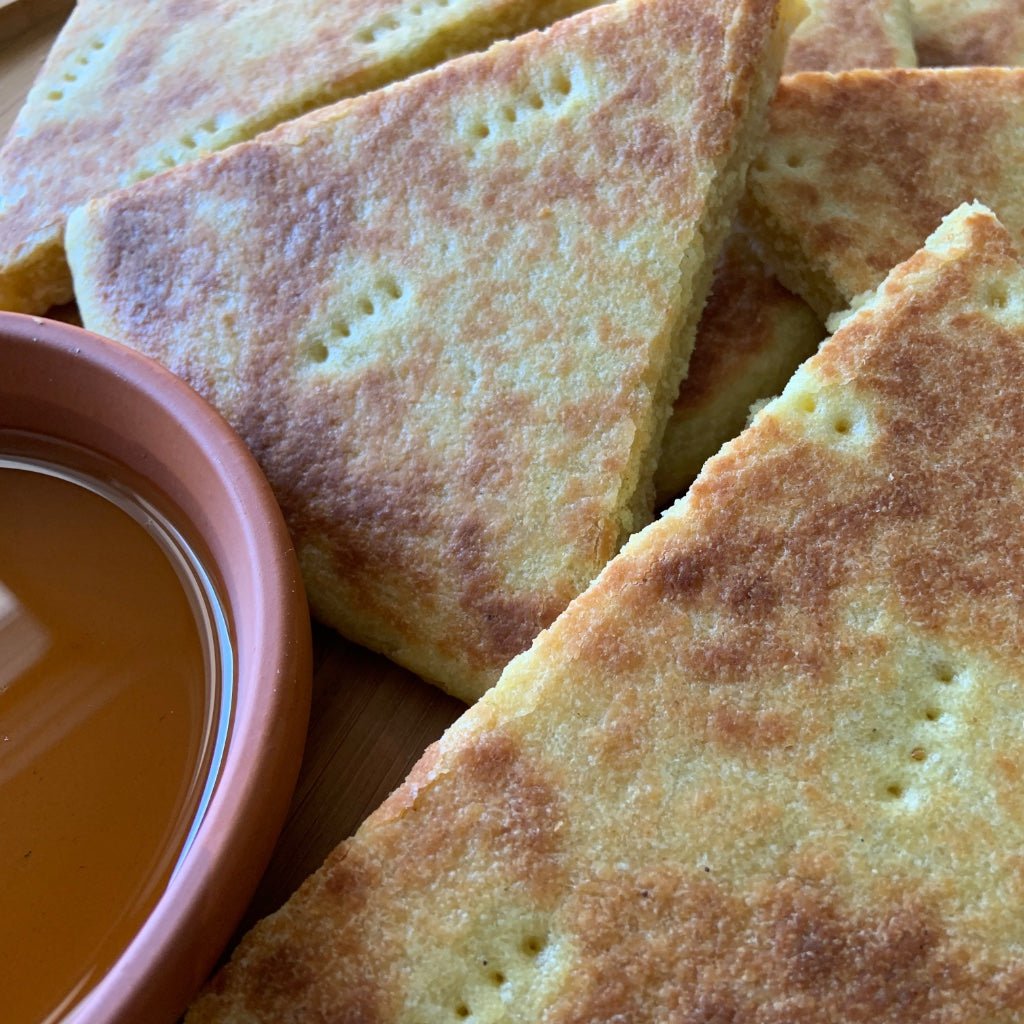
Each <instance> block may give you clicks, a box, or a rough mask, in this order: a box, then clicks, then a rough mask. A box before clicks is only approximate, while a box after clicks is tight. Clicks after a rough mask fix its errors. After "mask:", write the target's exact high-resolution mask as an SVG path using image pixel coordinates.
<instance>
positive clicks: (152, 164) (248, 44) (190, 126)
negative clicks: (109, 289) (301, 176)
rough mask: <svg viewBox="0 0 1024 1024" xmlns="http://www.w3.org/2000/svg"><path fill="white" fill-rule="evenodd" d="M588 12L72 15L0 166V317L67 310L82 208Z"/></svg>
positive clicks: (369, 6)
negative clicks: (290, 122) (67, 243)
mask: <svg viewBox="0 0 1024 1024" xmlns="http://www.w3.org/2000/svg"><path fill="white" fill-rule="evenodd" d="M589 2H590V0H457V2H455V0H415V2H412V3H410V2H408V0H369V2H367V0H361V2H359V3H339V2H336V0H186V2H183V3H182V2H170V0H148V2H145V3H134V4H130V5H126V4H121V3H112V2H110V0H81V2H79V3H78V4H77V6H76V7H75V10H74V12H73V14H72V15H71V17H70V19H69V20H68V22H67V25H66V26H65V28H64V29H63V31H62V32H61V34H60V36H59V38H58V39H57V41H56V43H55V44H54V47H53V49H52V51H51V52H50V55H49V57H48V58H47V61H46V64H45V66H44V67H43V69H42V72H41V73H40V76H39V78H38V79H37V81H36V83H35V85H34V86H33V88H32V91H31V92H30V94H29V96H28V99H27V101H26V103H25V106H24V107H23V108H22V110H21V112H20V114H19V115H18V119H17V121H16V122H15V124H14V126H13V128H12V129H11V132H10V134H9V135H8V137H7V140H6V142H5V143H4V146H3V148H2V150H0V211H2V212H0V308H2V309H10V310H20V311H25V312H34V313H44V312H46V310H47V308H48V307H50V306H51V305H55V304H57V303H63V302H67V301H68V300H70V299H71V297H72V292H71V280H70V277H69V275H68V269H67V265H66V263H65V261H64V256H63V234H64V225H65V222H66V221H67V217H68V214H69V213H70V212H71V210H72V209H74V207H76V206H78V205H80V204H81V203H84V202H85V201H86V200H88V199H91V198H93V197H94V196H99V195H104V194H105V193H107V192H110V191H112V190H114V189H116V188H119V187H122V186H125V185H128V184H130V183H131V182H133V181H138V180H140V179H142V178H145V177H148V176H150V175H152V174H156V173H158V172H160V171H164V170H166V169H167V168H168V167H175V166H178V165H179V164H183V163H189V162H191V161H192V160H195V159H196V158H197V157H198V156H200V155H202V154H204V153H208V152H211V151H213V150H218V149H223V148H224V147H225V146H228V145H231V144H233V143H236V142H239V141H241V140H243V139H250V138H252V137H253V136H254V135H256V134H257V133H258V132H261V131H263V130H265V129H266V128H269V127H271V126H272V125H275V124H278V123H279V122H281V121H284V120H286V119H288V118H291V117H295V116H296V114H299V113H302V112H303V111H304V110H310V109H312V108H313V107H318V106H323V105H324V104H326V103H330V102H333V101H334V100H337V99H339V98H341V97H343V96H351V95H354V94H356V93H361V92H366V91H367V90H369V89H372V88H375V87H377V86H379V85H383V84H384V83H386V82H389V81H393V80H394V79H396V78H401V77H403V76H405V75H408V74H410V73H412V72H413V71H417V70H420V69H421V68H425V67H430V66H431V65H433V64H436V63H438V62H439V61H441V60H444V59H445V58H446V57H448V56H451V55H453V54H454V53H461V52H466V51H468V50H472V49H476V48H479V47H483V46H486V45H487V44H488V43H490V42H491V41H492V40H494V39H497V38H501V37H502V36H505V35H513V34H516V33H518V32H522V31H524V30H525V29H528V28H531V27H535V26H539V25H545V24H549V23H550V22H551V21H554V20H555V19H556V18H559V17H562V16H564V15H565V14H568V13H570V12H572V11H575V10H579V9H580V8H582V7H585V6H589Z"/></svg>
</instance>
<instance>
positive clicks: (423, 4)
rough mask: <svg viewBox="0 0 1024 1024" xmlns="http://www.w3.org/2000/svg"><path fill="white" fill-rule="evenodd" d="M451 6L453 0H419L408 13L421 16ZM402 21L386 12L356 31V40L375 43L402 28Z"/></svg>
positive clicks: (415, 16) (417, 16)
mask: <svg viewBox="0 0 1024 1024" xmlns="http://www.w3.org/2000/svg"><path fill="white" fill-rule="evenodd" d="M450 6H451V0H418V2H417V3H414V4H410V6H409V7H408V8H407V11H408V14H409V15H411V16H412V17H413V18H420V17H422V16H423V15H424V14H426V13H427V12H428V11H431V10H443V9H444V8H446V7H450ZM401 26H402V22H401V20H399V18H397V17H396V16H395V15H394V14H385V15H384V16H383V17H382V18H378V19H377V20H376V21H375V22H374V23H373V24H372V25H367V26H366V27H364V28H361V29H359V31H358V32H356V41H357V42H360V43H375V42H377V40H379V39H381V38H382V37H383V36H386V35H388V34H389V33H391V32H394V31H395V30H396V29H398V28H401Z"/></svg>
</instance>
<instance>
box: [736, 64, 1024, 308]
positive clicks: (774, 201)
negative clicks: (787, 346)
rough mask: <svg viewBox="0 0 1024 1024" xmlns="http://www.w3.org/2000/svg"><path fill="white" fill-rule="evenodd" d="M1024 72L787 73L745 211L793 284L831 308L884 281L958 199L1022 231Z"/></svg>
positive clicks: (1016, 234)
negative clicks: (987, 209)
mask: <svg viewBox="0 0 1024 1024" xmlns="http://www.w3.org/2000/svg"><path fill="white" fill-rule="evenodd" d="M1022 126H1024V71H1018V70H1013V69H999V68H962V69H949V70H931V69H930V70H925V69H920V70H906V71H902V70H891V71H867V70H865V71H850V72H845V73H842V74H837V75H825V74H810V73H808V74H804V75H794V76H793V77H790V78H786V79H785V80H784V81H783V83H782V85H781V86H780V88H779V92H778V94H777V96H776V98H775V101H774V102H773V104H772V108H771V111H770V114H769V131H768V139H767V142H766V144H765V148H764V150H763V152H762V153H761V154H760V155H759V156H758V158H757V160H755V162H754V165H753V166H752V167H751V170H750V178H749V186H750V187H749V190H748V199H749V202H747V203H746V204H745V214H746V216H747V219H748V222H749V223H750V224H752V226H753V227H754V228H755V230H756V232H757V234H758V236H759V239H760V241H761V242H762V243H763V245H764V248H765V251H766V254H767V255H768V257H769V259H772V260H773V261H774V262H773V267H774V269H775V270H777V272H778V274H779V277H780V279H781V280H782V282H783V284H785V285H786V286H787V287H788V288H790V289H792V290H794V291H796V292H798V293H799V294H800V295H802V296H803V298H805V299H806V300H807V301H808V302H809V303H810V304H811V305H812V306H813V307H814V308H815V309H816V310H817V312H818V313H819V314H820V315H821V316H822V317H825V316H828V315H829V314H830V313H832V312H834V311H836V310H839V309H843V308H845V307H846V306H847V305H849V304H850V303H851V302H852V301H853V299H854V298H855V297H856V296H857V295H859V294H860V293H861V292H864V291H867V290H869V289H872V288H874V287H875V286H876V285H877V284H878V283H879V281H880V280H881V279H882V277H883V276H884V274H885V272H886V268H888V267H889V266H890V265H891V264H892V263H893V262H894V261H895V260H900V259H906V258H907V257H908V256H910V254H911V253H913V252H914V251H915V250H916V249H917V248H918V247H919V246H920V245H921V244H922V243H923V242H924V240H925V238H927V237H928V235H929V233H930V232H932V231H933V230H934V229H935V227H936V226H937V225H938V223H939V220H940V219H941V218H942V217H943V216H944V215H945V214H946V213H947V212H948V211H949V210H951V209H953V208H954V207H955V206H957V205H958V204H959V203H963V202H971V201H972V200H974V199H978V200H980V201H982V202H985V203H986V204H988V205H989V206H990V207H991V208H992V209H993V210H994V211H995V212H996V214H997V215H998V216H999V217H1000V219H1001V220H1002V221H1003V223H1004V224H1005V225H1006V227H1007V228H1008V229H1009V230H1010V232H1011V233H1012V234H1013V236H1014V238H1017V239H1020V237H1021V233H1022V232H1024V134H1022Z"/></svg>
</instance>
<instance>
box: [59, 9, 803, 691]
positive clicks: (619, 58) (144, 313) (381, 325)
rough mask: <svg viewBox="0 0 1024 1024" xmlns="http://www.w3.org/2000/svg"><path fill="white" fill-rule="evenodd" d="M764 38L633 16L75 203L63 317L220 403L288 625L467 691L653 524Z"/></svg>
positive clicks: (548, 35) (766, 89)
mask: <svg viewBox="0 0 1024 1024" xmlns="http://www.w3.org/2000/svg"><path fill="white" fill-rule="evenodd" d="M784 45H785V39H784V29H783V27H782V23H781V22H779V21H778V19H777V17H776V10H775V4H774V2H772V0H739V2H734V0H718V2H717V3H716V4H714V5H712V6H710V7H708V6H706V5H705V4H704V3H703V2H701V3H698V2H696V0H628V2H623V3H620V4H616V5H609V6H606V7H602V8H597V9H595V10H594V11H590V12H586V13H584V14H582V15H578V16H577V17H575V18H573V19H569V20H567V21H563V22H560V23H558V24H557V25H556V26H554V27H553V28H552V29H550V30H549V31H548V32H545V33H533V34H530V35H527V36H523V37H521V38H520V39H518V40H516V41H514V42H512V43H507V44H499V45H497V46H495V47H494V48H492V49H491V50H490V51H488V52H487V53H486V54H484V55H478V56H471V57H467V58H463V59H461V60H458V61H453V62H451V63H449V64H447V65H445V66H444V67H443V68H441V69H439V70H437V71H436V72H431V73H427V74H424V75H422V76H419V77H417V78H413V79H410V80H408V81H406V82H403V83H400V84H398V85H396V86H393V87H391V88H389V89H385V90H383V91H381V92H378V93H374V94H370V95H368V96H365V97H362V98H359V99H355V100H350V101H347V102H344V103H341V104H339V105H337V106H335V107H332V108H328V109H326V110H324V111H322V112H317V113H314V114H311V115H307V117H305V118H303V119H300V120H297V121H293V122H290V123H289V124H287V125H284V126H282V127H281V128H280V129H278V130H276V131H275V132H273V133H270V134H268V135H266V136H263V137H261V138H260V139H259V140H257V141H255V142H253V143H249V144H244V145H241V146H239V147H236V148H234V149H233V150H231V151H230V152H229V153H225V154H223V155H221V156H215V157H211V158H208V159H207V160H204V161H201V162H199V163H197V164H194V165H192V166H191V167H189V168H183V169H181V170H179V171H177V172H173V173H171V174H168V175H165V176H162V177H160V178H155V179H152V180H150V181H146V182H143V183H141V184H139V185H136V186H135V187H133V188H131V189H128V190H126V191H124V192H121V193H117V194H115V195H112V196H110V197H108V198H107V199H105V200H101V201H98V202H96V203H93V204H91V205H90V206H88V207H86V208H84V209H83V210H81V211H78V212H76V214H75V215H74V216H73V217H72V219H71V222H70V224H69V231H68V248H69V255H70V258H71V263H72V266H73V268H74V276H75V287H76V292H77V294H78V297H79V304H80V308H81V310H82V315H83V319H84V322H85V324H86V325H87V326H88V327H90V328H92V329H95V330H98V331H100V332H101V333H104V334H107V335H109V336H111V337H115V338H118V339H120V340H123V341H125V342H127V343H129V344H131V345H134V346H136V347H137V348H140V349H142V350H143V351H146V352H148V353H149V354H151V355H153V356H156V357H157V358H159V359H160V360H162V361H163V362H164V363H165V364H166V365H168V366H169V367H170V368H171V369H172V370H174V371H175V372H177V373H178V374H180V375H181V376H183V377H184V378H185V379H187V380H188V381H189V382H190V383H192V384H193V385H194V386H195V387H196V388H197V389H198V390H199V391H200V392H201V393H203V394H205V395H206V396H207V397H209V398H210V399H212V400H213V402H214V403H215V404H216V405H217V406H218V407H219V408H220V409H221V410H222V411H223V412H224V413H225V414H226V415H227V417H228V419H229V420H230V421H231V422H232V423H233V424H234V426H235V427H236V428H237V429H238V430H239V431H240V433H241V434H242V436H243V437H244V438H245V439H246V440H247V442H248V443H249V445H250V447H251V448H252V449H253V451H254V452H255V453H256V455H257V457H258V458H259V460H260V461H261V464H262V466H263V468H264V470H265V471H266V473H267V475H268V477H269V479H270V481H271V483H272V485H273V486H274V488H275V492H276V494H277V496H278V499H279V500H280V502H281V505H282V507H283V508H284V510H285V514H286V517H287V519H288V522H289V524H290V526H291V529H292V531H293V535H294V537H295V540H296V544H297V546H298V551H299V556H300V560H301V562H302V566H303V570H304V573H305V577H306V581H307V583H308V586H309V591H310V596H311V600H312V604H313V607H314V610H315V611H316V612H317V614H318V615H319V616H320V617H321V618H323V619H324V620H325V621H326V622H328V623H330V624H332V625H334V626H336V627H337V628H339V629H340V630H341V631H342V632H344V633H346V634H347V635H349V636H350V637H352V638H353V639H356V640H358V641H360V642H362V643H365V644H367V645H368V646H371V647H373V648H375V649H377V650H380V651H382V652H384V653H385V654H387V655H389V656H390V657H392V658H394V659H395V660H396V661H399V662H400V663H402V664H404V665H406V666H407V667H410V668H412V669H413V670H414V671H417V672H419V673H420V674H421V675H423V676H424V677H426V678H428V679H430V680H433V681H437V682H440V683H441V684H442V685H443V686H444V687H445V688H446V689H448V690H449V691H451V692H453V693H455V694H456V695H458V696H461V697H463V698H464V699H467V700H468V699H472V698H474V697H477V696H479V695H480V693H482V692H483V690H484V689H486V687H487V686H489V685H491V684H492V683H493V682H494V681H495V680H496V679H497V676H498V674H499V672H500V670H501V668H502V667H503V666H504V665H505V663H506V662H507V661H508V660H509V659H510V658H511V657H512V656H513V655H514V654H517V653H518V652H519V651H521V650H523V649H524V648H526V647H527V646H529V644H530V642H531V640H532V639H533V637H534V636H535V635H536V634H537V633H538V632H539V631H540V630H541V629H542V628H543V627H544V626H546V625H548V623H550V622H551V621H552V620H553V619H554V617H555V616H556V615H557V614H558V612H560V611H561V610H562V609H563V608H564V607H565V605H566V604H568V602H569V600H570V599H571V598H572V597H573V596H574V595H575V594H577V593H579V591H580V590H582V589H583V588H584V587H585V586H586V585H587V584H588V583H589V582H590V581H591V579H593V577H594V576H595V575H596V574H597V572H598V570H599V569H600V568H601V567H602V566H603V565H604V564H605V562H606V561H607V560H608V559H609V558H610V557H611V556H612V555H614V554H615V552H616V551H617V550H618V547H619V545H620V544H621V543H622V541H623V540H624V539H625V538H626V537H627V536H628V535H629V533H630V532H632V531H633V530H634V529H636V528H638V527H639V526H640V525H642V524H643V523H644V522H646V521H647V519H648V518H649V517H650V514H651V508H652V505H653V475H654V462H655V459H656V457H657V452H658V449H659V446H660V443H661V437H662V434H663V431H664V424H665V421H666V420H667V417H668V413H669V409H670V406H671V402H672V399H673V398H674V396H675V393H676V391H677V389H678V382H679V379H680V377H681V375H682V372H683V366H684V364H685V360H686V358H688V356H689V349H690V347H691V346H692V341H693V329H694V326H695V321H696V316H697V314H698V312H699V309H700V307H701V305H702V303H703V299H704V295H705V293H706V289H707V287H708V284H709V278H710V272H711V267H712V264H713V260H714V258H715V255H716V253H717V248H718V247H719V246H720V243H721V239H722V236H723V235H724V233H725V230H726V227H727V225H728V223H729V218H730V216H731V207H732V205H733V202H734V200H735V197H736V193H737V190H738V188H739V187H740V184H741V182H742V170H743V163H744V162H745V160H746V159H748V158H749V154H750V151H751V148H752V146H753V143H754V138H755V133H756V132H759V130H760V122H761V114H762V112H763V109H764V106H765V105H766V103H767V99H768V96H769V95H770V93H771V91H772V89H773V88H774V84H775V80H776V77H777V74H778V68H779V65H780V64H781V54H782V50H783V48H784Z"/></svg>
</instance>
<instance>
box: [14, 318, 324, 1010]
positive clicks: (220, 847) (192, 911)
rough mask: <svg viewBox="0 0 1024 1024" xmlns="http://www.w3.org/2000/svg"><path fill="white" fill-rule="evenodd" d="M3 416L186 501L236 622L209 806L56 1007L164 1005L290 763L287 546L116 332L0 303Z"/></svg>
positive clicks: (197, 972)
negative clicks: (112, 942) (116, 952)
mask: <svg viewBox="0 0 1024 1024" xmlns="http://www.w3.org/2000/svg"><path fill="white" fill-rule="evenodd" d="M0 428H6V429H16V430H29V431H33V432H35V433H39V434H44V435H46V436H49V437H52V438H56V439H57V440H59V441H66V442H71V443H74V444H79V445H82V446H84V447H86V448H88V449H91V450H92V451H94V452H98V453H99V454H100V455H103V456H106V457H108V458H110V459H112V460H114V461H115V462H119V463H122V464H123V465H126V466H127V467H128V468H129V470H132V471H134V472H135V473H137V474H139V475H141V476H142V477H143V478H144V479H145V480H146V481H148V482H149V483H150V484H151V485H154V486H155V487H156V488H157V489H158V490H160V491H162V492H163V493H164V494H166V495H167V496H168V497H169V498H170V500H171V502H172V503H173V505H174V506H175V507H176V509H177V511H179V512H180V513H181V514H182V515H183V517H184V522H177V523H176V525H178V526H179V527H183V528H184V530H185V532H186V533H187V534H188V535H190V536H194V537H196V538H198V539H199V540H201V542H202V544H203V546H204V547H205V548H206V550H207V551H208V552H209V555H210V558H211V564H210V565H209V566H208V567H207V568H208V569H210V570H211V571H212V575H214V576H215V578H216V579H217V581H218V584H219V588H220V589H221V590H222V594H221V597H222V600H223V601H224V604H225V606H226V609H227V612H228V616H229V619H230V621H231V624H232V629H231V632H232V641H233V649H234V657H235V673H236V678H235V706H234V709H233V717H232V721H231V727H230V734H229V739H228V743H227V750H226V752H225V754H224V758H223V762H222V764H221V767H220V772H219V777H218V779H217V782H216V787H215V789H214V791H213V795H212V798H211V800H210V803H209V805H208V807H207V809H206V812H205V815H204V817H203V819H202V822H201V824H200V826H199V828H198V831H197V832H196V834H195V838H194V840H193V842H192V845H191V847H190V849H189V851H188V854H187V855H186V857H185V858H184V860H183V861H182V864H181V866H180V868H179V870H177V871H176V873H175V874H174V876H173V877H172V878H171V880H170V881H169V883H168V885H167V888H166V890H165V891H164V893H163V894H162V896H161V897H160V898H159V900H158V901H157V903H156V905H155V907H154V908H153V910H152V911H151V913H150V915H149V917H148V918H147V920H146V922H145V923H144V924H143V926H142V928H141V930H140V931H139V932H138V934H137V935H136V936H135V938H134V939H133V940H132V942H131V943H130V944H129V946H128V948H127V949H126V950H125V951H124V953H122V955H121V956H120V958H119V959H118V961H117V962H116V963H115V965H114V966H113V967H112V968H111V969H110V970H109V971H108V972H107V974H106V975H104V976H103V977H102V978H101V979H100V980H99V981H98V982H97V983H96V985H95V986H94V987H93V988H92V989H91V991H90V992H89V993H88V994H87V995H85V996H84V998H83V999H82V1000H81V1001H80V1002H79V1003H77V1004H76V1005H75V1006H74V1007H73V1008H72V1009H71V1010H70V1012H69V1014H68V1016H67V1017H66V1018H64V1019H65V1021H67V1022H74V1024H87V1022H93V1021H97V1022H98V1021H101V1020H102V1021H104V1022H114V1021H117V1022H127V1021H134V1020H148V1021H158V1020H168V1021H170V1020H174V1019H175V1018H176V1017H177V1016H178V1015H179V1014H180V1012H181V1011H182V1010H183V1009H184V1007H185V1005H186V1003H187V1002H188V1000H189V999H190V998H191V997H192V996H193V995H194V993H195V992H196V990H197V989H198V988H199V986H200V985H201V984H202V982H203V981H204V980H205V979H206V976H207V975H208V974H209V971H210V969H211V968H212V966H213V965H214V962H215V960H216V958H217V956H218V955H219V953H220V952H221V950H222V949H223V947H224V945H225V944H226V943H227V941H228V939H229V938H230V936H231V933H232V931H233V929H234V928H235V927H236V925H237V923H238V920H239V918H240V917H241V915H242V912H243V911H244V909H245V907H246V905H247V903H248V901H249V899H250V898H251V896H252V893H253V891H254V890H255V887H256V884H257V882H258V881H259V878H260V876H261V875H262V873H263V871H264V869H265V868H266V864H267V862H268V860H269V858H270V853H271V851H272V849H273V844H274V842H275V840H276V838H277V835H278V832H279V831H280V828H281V825H282V824H283V822H284V818H285V814H286V812H287V809H288V804H289V801H290V799H291V794H292V790H293V789H294V785H295V780H296V777H297V774H298V768H299V763H300V761H301V756H302V748H303V743H304V740H305V733H306V727H307V724H308V717H309V701H310V681H311V675H312V669H311V649H310V625H309V614H308V611H307V607H306V600H305V592H304V590H303V587H302V582H301V578H300V576H299V568H298V564H297V561H296V557H295V552H294V549H293V547H292V544H291V540H290V539H289V536H288V532H287V529H286V527H285V525H284V520H283V518H282V516H281V512H280V509H279V508H278V506H277V503H276V501H275V500H274V497H273V494H272V492H271V490H270V487H269V485H268V484H267V482H266V479H265V478H264V477H263V475H262V473H261V472H260V470H259V467H258V466H257V465H256V462H255V460H254V459H253V457H252V455H251V454H250V453H249V451H248V449H247V448H246V447H245V445H244V444H243V443H242V441H241V440H240V439H239V438H238V436H237V435H236V434H235V433H234V431H232V430H231V428H230V427H229V426H228V424H227V423H226V422H225V421H224V420H223V419H222V418H221V416H220V415H219V414H218V413H217V412H216V411H215V410H214V409H213V408H212V407H211V406H210V405H208V404H207V403H206V402H205V401H204V400H203V399H202V398H200V397H199V395H197V394H196V393H195V392H194V391H193V390H192V389H191V388H189V387H188V386H187V385H186V384H184V383H183V382H182V381H181V380H179V379H178V378H177V377H175V376H174V375H173V374H171V373H170V372H169V371H167V370H166V369H164V368H163V367H162V366H160V365H159V364H158V363H156V362H155V361H153V360H151V359H149V358H148V357H146V356H143V355H141V354H139V353H137V352H135V351H133V350H131V349H129V348H127V347H126V346H124V345H121V344H118V343H117V342H113V341H110V340H108V339H106V338H102V337H100V336H99V335H95V334H91V333H89V332H87V331H85V330H83V329H81V328H78V327H72V326H70V325H67V324H62V323H56V322H53V321H49V320H43V319H40V318H38V317H30V316H24V315H21V314H17V313H0ZM183 474H187V478H188V479H187V482H183V480H182V475H183Z"/></svg>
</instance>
